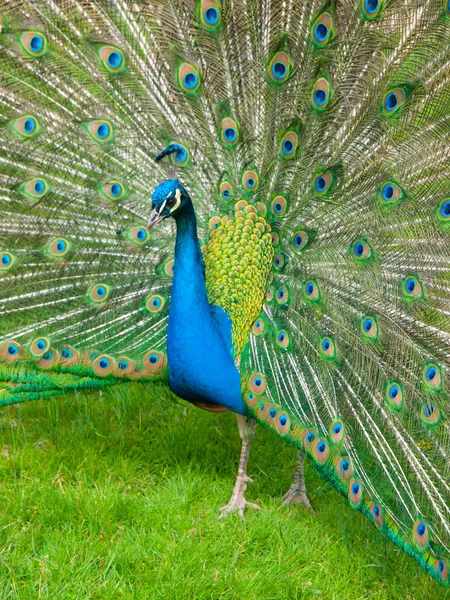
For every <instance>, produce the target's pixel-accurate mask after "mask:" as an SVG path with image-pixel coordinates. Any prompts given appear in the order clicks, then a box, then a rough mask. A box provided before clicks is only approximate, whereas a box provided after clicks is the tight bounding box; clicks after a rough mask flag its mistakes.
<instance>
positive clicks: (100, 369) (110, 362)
mask: <svg viewBox="0 0 450 600" xmlns="http://www.w3.org/2000/svg"><path fill="white" fill-rule="evenodd" d="M92 369H93V370H94V373H95V374H96V375H98V376H99V377H107V376H108V375H111V374H113V373H114V372H115V371H116V369H117V364H116V361H115V360H114V358H112V357H111V356H108V355H107V354H100V356H97V358H96V359H95V360H94V362H93V364H92Z"/></svg>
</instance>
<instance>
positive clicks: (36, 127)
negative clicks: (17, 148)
mask: <svg viewBox="0 0 450 600" xmlns="http://www.w3.org/2000/svg"><path fill="white" fill-rule="evenodd" d="M10 127H11V129H12V130H13V131H14V133H16V134H17V135H18V136H19V137H21V138H22V139H28V140H31V139H33V138H35V137H36V136H38V135H39V134H40V133H41V132H42V125H41V122H40V120H39V119H38V118H37V117H36V116H35V115H32V114H25V115H22V116H20V117H17V118H16V119H13V120H12V121H10Z"/></svg>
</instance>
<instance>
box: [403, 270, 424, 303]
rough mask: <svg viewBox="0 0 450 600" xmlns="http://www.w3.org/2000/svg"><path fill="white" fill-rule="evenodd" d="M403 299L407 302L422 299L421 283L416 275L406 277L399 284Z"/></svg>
mask: <svg viewBox="0 0 450 600" xmlns="http://www.w3.org/2000/svg"><path fill="white" fill-rule="evenodd" d="M401 290H402V295H403V298H404V299H405V300H407V301H416V300H421V299H422V298H423V297H424V289H423V285H422V282H421V281H420V279H419V277H418V276H417V275H406V276H405V277H403V279H402V282H401Z"/></svg>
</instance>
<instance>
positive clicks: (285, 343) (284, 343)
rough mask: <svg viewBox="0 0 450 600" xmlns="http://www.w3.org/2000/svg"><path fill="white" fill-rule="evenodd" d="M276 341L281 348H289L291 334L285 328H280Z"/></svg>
mask: <svg viewBox="0 0 450 600" xmlns="http://www.w3.org/2000/svg"><path fill="white" fill-rule="evenodd" d="M275 343H276V345H277V346H278V348H280V349H281V350H289V348H290V336H289V334H288V332H287V331H286V330H285V329H280V330H279V331H277V333H276V334H275Z"/></svg>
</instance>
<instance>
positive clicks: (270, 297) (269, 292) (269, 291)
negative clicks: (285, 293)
mask: <svg viewBox="0 0 450 600" xmlns="http://www.w3.org/2000/svg"><path fill="white" fill-rule="evenodd" d="M266 300H267V302H272V300H273V288H272V287H269V288H268V289H267V294H266Z"/></svg>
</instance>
